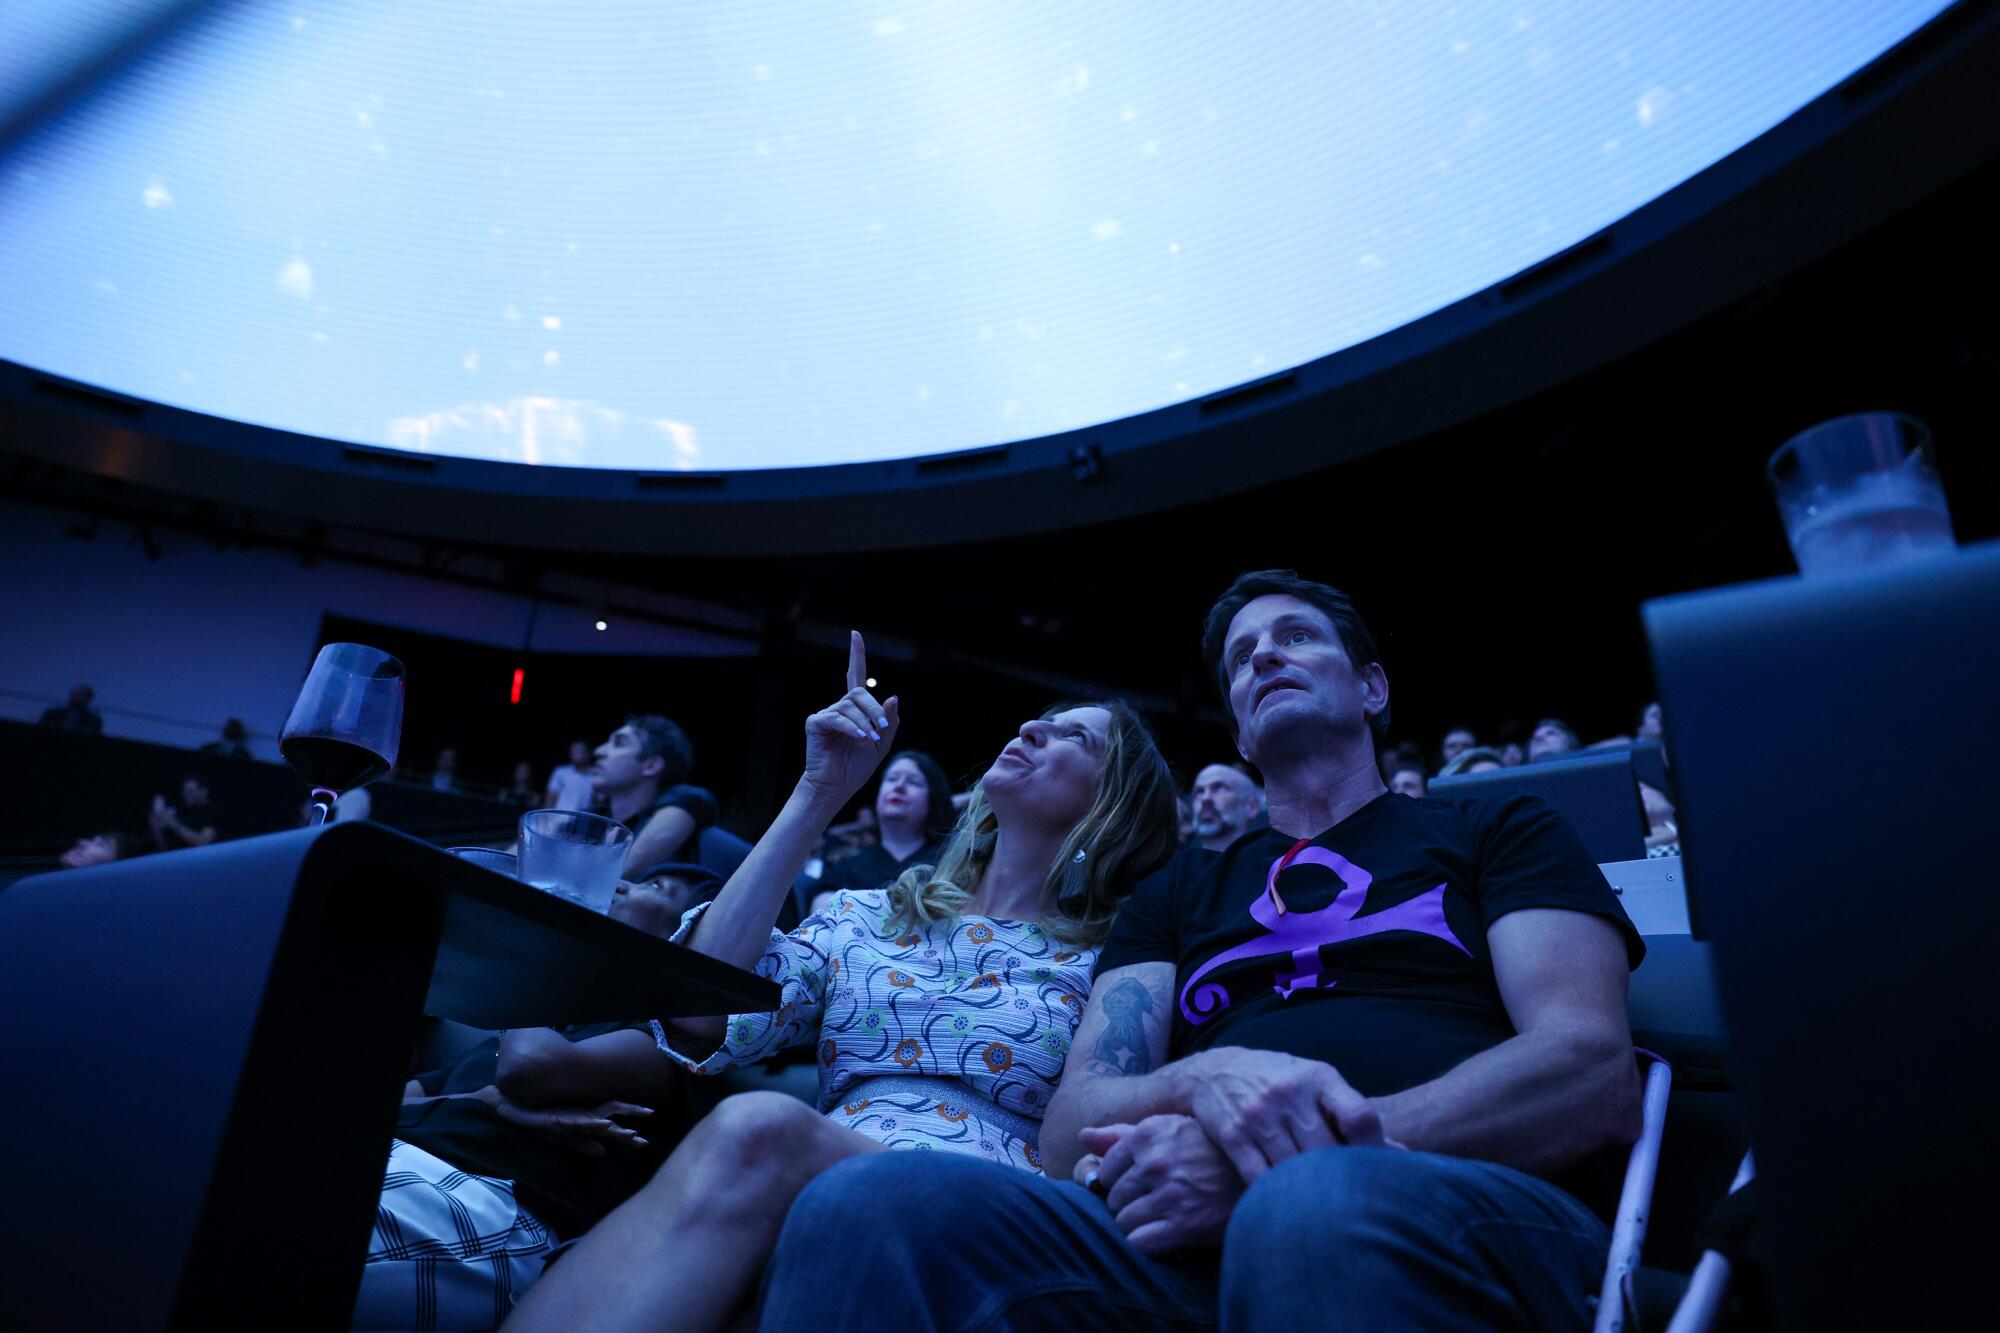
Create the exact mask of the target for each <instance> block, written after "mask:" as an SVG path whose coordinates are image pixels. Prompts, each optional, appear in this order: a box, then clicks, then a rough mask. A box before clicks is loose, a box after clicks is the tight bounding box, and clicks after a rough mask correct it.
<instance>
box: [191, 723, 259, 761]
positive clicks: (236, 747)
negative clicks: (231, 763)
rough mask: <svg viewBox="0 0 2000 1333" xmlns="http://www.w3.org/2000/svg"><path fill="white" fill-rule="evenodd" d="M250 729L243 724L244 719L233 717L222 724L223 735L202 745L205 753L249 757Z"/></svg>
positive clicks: (228, 757)
mask: <svg viewBox="0 0 2000 1333" xmlns="http://www.w3.org/2000/svg"><path fill="white" fill-rule="evenodd" d="M249 739H250V729H249V728H248V727H246V726H244V725H243V719H242V718H240V717H232V718H230V719H229V720H228V721H227V722H225V723H223V724H222V736H221V738H220V739H218V740H212V741H209V742H208V743H207V744H206V745H203V746H202V747H201V752H202V753H203V754H216V755H221V756H222V757H223V758H224V759H248V758H250V757H251V755H250V745H249Z"/></svg>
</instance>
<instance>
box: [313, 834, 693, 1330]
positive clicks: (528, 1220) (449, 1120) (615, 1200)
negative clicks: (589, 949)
mask: <svg viewBox="0 0 2000 1333" xmlns="http://www.w3.org/2000/svg"><path fill="white" fill-rule="evenodd" d="M716 883H717V876H716V875H715V874H714V872H712V871H709V870H706V869H703V868H702V867H701V866H677V865H663V866H655V867H652V868H650V869H649V870H648V871H647V873H646V875H645V877H644V880H643V882H640V883H630V884H627V883H621V884H620V885H619V886H618V888H617V891H616V893H615V894H614V896H613V898H612V900H611V907H610V911H609V915H610V917H611V919H612V920H614V921H622V922H624V923H625V924H626V925H629V926H632V927H634V928H635V929H638V930H643V931H646V932H647V933H649V934H654V935H660V936H665V935H667V934H669V933H671V932H672V930H673V929H674V927H675V926H677V925H679V924H680V918H681V913H682V912H683V911H685V910H686V909H685V908H684V907H677V906H676V903H677V902H679V901H681V900H686V901H687V902H688V903H690V904H691V903H692V902H694V901H697V900H698V898H699V896H701V895H704V894H712V893H713V892H714V887H715V885H716ZM707 1104H708V1098H706V1097H704V1096H702V1095H701V1094H700V1093H699V1091H696V1090H692V1089H691V1088H690V1086H689V1080H688V1079H687V1077H686V1076H685V1075H684V1074H682V1073H681V1072H680V1071H679V1070H677V1069H675V1068H674V1067H673V1066H672V1065H671V1064H670V1063H669V1062H668V1061H667V1060H665V1059H664V1058H662V1057H661V1055H660V1053H659V1050H658V1048H657V1047H656V1046H655V1045H654V1042H653V1032H652V1027H651V1025H650V1024H649V1023H646V1022H633V1023H598V1024H591V1025H588V1026H583V1027H570V1028H564V1029H561V1030H556V1029H552V1028H537V1029H516V1030H514V1031H511V1032H506V1033H502V1034H499V1035H498V1036H494V1037H489V1038H487V1039H486V1040H484V1041H482V1042H480V1043H479V1044H478V1045H476V1046H474V1047H473V1048H472V1049H471V1050H469V1051H467V1052H466V1053H465V1054H464V1055H462V1056H460V1057H459V1058H458V1059H457V1060H455V1061H453V1062H452V1063H451V1065H450V1066H448V1067H447V1068H443V1069H437V1070H433V1071H431V1072H429V1073H425V1074H420V1075H418V1076H417V1077H416V1078H415V1079H412V1080H411V1082H410V1085H409V1086H408V1087H407V1088H406V1089H405V1090H404V1101H403V1107H402V1111H401V1113H400V1114H399V1115H398V1117H397V1122H396V1133H395V1138H394V1140H393V1141H392V1142H391V1145H390V1151H389V1164H388V1170H387V1172H386V1173H385V1174H384V1176H383V1182H382V1194H381V1198H380V1199H379V1201H378V1204H377V1208H376V1217H375V1230H374V1234H373V1235H372V1237H371V1238H370V1240H369V1246H368V1258H367V1261H366V1263H365V1265H364V1266H363V1268H362V1270H361V1291H360V1296H359V1299H358V1300H357V1302H356V1305H355V1309H354V1314H353V1317H352V1319H351V1321H350V1323H351V1326H352V1327H355V1328H369V1329H409V1328H491V1327H493V1325H494V1324H496V1323H498V1322H499V1320H500V1319H501V1318H504V1317H505V1315H506V1312H507V1309H508V1306H509V1304H510V1303H511V1302H512V1300H513V1299H514V1298H515V1297H517V1296H518V1295H519V1294H520V1293H521V1292H522V1291H524V1290H526V1289H527V1288H528V1287H529V1286H531V1285H532V1284H533V1283H534V1282H535V1280H536V1279H537V1278H539V1277H540V1276H541V1271H542V1264H543V1261H544V1260H545V1259H546V1257H547V1256H548V1254H549V1252H550V1251H551V1250H552V1249H553V1248H554V1246H555V1245H556V1244H557V1243H558V1242H559V1241H561V1240H567V1239H572V1238H574V1237H576V1236H580V1235H582V1234H583V1233H584V1232H585V1231H587V1230H588V1229H589V1228H590V1227H591V1226H592V1225H593V1224H594V1223H596V1222H597V1220H598V1219H599V1218H601V1217H603V1216H604V1215H605V1214H606V1213H608V1212H610V1211H611V1210H612V1209H613V1208H615V1207H617V1206H618V1204H620V1203H622V1202H623V1201H624V1200H625V1199H626V1198H627V1197H628V1196H629V1195H630V1194H631V1193H632V1192H633V1191H634V1190H636V1189H638V1188H639V1186H640V1185H642V1184H644V1183H645V1181H646V1179H647V1178H648V1177H649V1176H651V1175H652V1173H653V1172H654V1171H655V1170H656V1169H658V1167H659V1165H660V1163H661V1162H663V1161H665V1160H666V1154H667V1152H668V1150H669V1149H671V1148H672V1147H673V1145H674V1143H675V1142H677V1141H678V1140H679V1138H680V1136H681V1135H682V1134H684V1133H685V1132H686V1131H687V1129H688V1128H689V1126H691V1125H693V1124H694V1123H695V1121H696V1120H697V1119H698V1118H699V1116H700V1113H701V1111H702V1110H703V1109H705V1107H706V1105H707ZM627 1122H637V1123H638V1125H639V1126H640V1127H634V1124H632V1123H627Z"/></svg>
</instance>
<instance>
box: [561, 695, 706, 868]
mask: <svg viewBox="0 0 2000 1333" xmlns="http://www.w3.org/2000/svg"><path fill="white" fill-rule="evenodd" d="M693 768H694V746H693V745H692V744H690V743H689V741H688V738H687V733H686V732H685V731H682V730H681V729H680V726H679V724H678V723H675V722H673V721H672V720H670V719H668V718H664V717H657V716H654V715H652V714H647V713H641V714H635V715H634V716H632V717H628V718H626V719H625V723H624V725H623V726H621V727H619V728H618V730H616V731H614V732H612V733H611V739H609V740H607V741H605V742H604V744H602V745H600V746H598V747H597V767H596V768H594V769H592V770H591V774H590V778H591V782H592V783H593V784H594V785H595V786H596V788H597V794H598V795H599V796H601V797H603V798H604V804H605V811H606V813H607V814H609V815H610V816H611V817H612V818H613V819H615V820H617V821H618V822H619V823H621V824H624V825H625V826H627V827H628V828H630V829H631V830H632V832H633V834H634V835H635V836H634V837H633V839H632V845H631V847H630V848H628V849H627V851H626V853H625V872H626V873H627V874H628V875H629V874H632V873H634V872H636V871H639V870H643V869H645V868H646V867H647V866H652V865H658V864H659V863H660V862H662V861H692V860H693V859H694V851H695V841H696V839H697V838H698V837H699V835H700V833H701V831H702V830H703V829H705V828H707V827H708V826H709V825H710V824H713V823H714V822H715V821H716V817H717V815H718V814H719V811H718V810H717V808H716V801H715V797H714V795H713V794H711V793H710V792H709V791H708V790H707V789H706V788H703V787H696V786H691V785H689V784H688V782H687V776H688V773H689V772H690V771H691V770H692V769H693Z"/></svg>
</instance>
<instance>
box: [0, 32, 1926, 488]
mask: <svg viewBox="0 0 2000 1333" xmlns="http://www.w3.org/2000/svg"><path fill="white" fill-rule="evenodd" d="M50 2H51V3H53V2H54V0H50ZM1945 7H1946V6H1945V4H1944V3H1942V0H1925V2H1923V3H1916V2H1913V0H1912V2H1905V0H1782V2H1773V3H1766V4H1756V5H1743V4H1733V3H1716V2H1714V0H1683V2H1682V3H1618V4H1604V3H1528V2H1526V0H1521V2H1519V3H1478V2H1475V0H1467V2H1466V3H1460V4H1456V5H1450V4H1438V3H1411V4H1392V3H1372V4H1371V3H1347V4H1335V3H1304V4H1294V5H1286V6H1275V5H1274V6H1239V5H1226V4H1223V5H1218V4H1196V3H1176V4H1163V3H1159V2H1158V0H1155V2H1154V3H1151V4H1137V3H1111V2H1109V0H1106V2H1103V3H1094V4H1087V5H1079V4H1074V3H1070V4H1057V3H1053V2H1052V0H1014V2H1013V3H1009V4H1005V5H981V6H973V5H964V4H945V3H936V4H929V3H874V4H853V3H843V2H841V0H818V2H816V3H798V4H776V3H765V4H718V3H711V4H676V5H668V4H661V3H655V2H650V0H490V2H487V3H469V2H467V0H452V2H450V3H447V2H445V0H431V2H428V3H422V4H411V3H397V2H396V0H294V2H292V3H284V4H276V3H264V2H262V0H244V2H242V3H237V4H234V5H224V6H220V7H218V8H216V9H215V10H213V11H212V12H210V13H208V14H205V15H203V16H201V17H199V18H198V19H196V20H195V21H193V22H192V23H190V24H189V25H188V26H187V27H186V29H185V30H184V31H182V32H180V33H178V34H177V35H176V36H175V37H173V38H172V39H171V40H167V41H164V42H162V43H160V44H159V45H158V46H157V47H156V48H155V49H153V50H152V51H151V52H150V53H149V54H148V55H147V56H146V57H145V58H144V59H143V60H140V61H137V62H135V63H134V64H133V65H132V66H131V67H130V68H129V69H127V70H126V71H125V72H124V73H123V74H122V75H121V76H120V77H119V78H117V79H115V80H113V81H111V82H110V83H109V84H108V86H105V87H103V88H101V89H99V90H98V91H97V92H95V93H94V94H93V95H92V96H90V97H89V98H87V99H85V100H84V101H82V102H81V103H79V104H77V105H75V106H74V107H73V108H72V109H70V110H69V111H68V112H66V113H65V114H63V115H61V116H59V117H57V118H56V119H54V120H53V121H52V122H50V123H47V124H45V125H43V126H41V127H39V128H38V129H37V130H36V131H35V132H34V133H33V134H32V135H31V136H29V137H28V138H27V139H26V140H24V141H23V142H22V143H21V144H20V145H19V146H18V147H17V148H16V150H15V151H14V153H13V154H12V155H11V157H10V158H9V159H8V160H7V161H5V162H4V163H0V290H4V292H5V293H6V296H5V298H4V305H0V356H4V357H6V358H8V359H11V360H14V361H17V362H21V363H24V364H27V365H30V366H33V367H36V368H37V369H40V370H44V371H47V372H51V373H54V374H58V375H63V376H67V377H70V378H73V379H76V380H80V381H84V382H87V383H92V384H97V385H101V386H104V387H107V388H111V389H115V390H118V391H120V392H123V393H127V394H132V395H136V396H140V397H144V398H149V399H153V400H156V401H159V402H163V403H167V404H171V405H173V406H177V407H184V408H189V409H193V410H196V411H200V412H206V413H213V414H217V415H221V416H225V417H231V418H236V419H239V420H243V421H248V422H254V423H258V424H261V425H268V426H276V427H282V428H285V429H288V430H294V431H301V432H305V433H308V434H313V435H321V436H327V437H332V438H336V439H341V440H347V441H353V442H358V443H364V444H373V445H386V446H390V447H394V448H401V449H410V450H418V451H424V452H430V453H437V454H449V455H459V456H467V457H475V458H489V459H502V460H510V461H518V462H530V463H545V464H550V463H552V464H567V465H579V466H586V467H607V468H630V469H637V470H659V469H673V468H699V469H704V470H708V469H736V468H769V467H792V466H802V465H814V464H827V463H848V462H859V461H867V460H882V459H892V458H903V457H909V456H912V455H920V454H928V453H935V452H941V451H947V450H954V449H964V448H969V447H973V446H977V445H984V444H991V443H995V442H1000V441H1007V440H1015V439H1023V438H1029V437H1033V436H1038V435H1044V434H1049V433H1052V432H1056V431H1061V430H1067V429H1071V428H1075V427H1081V426H1089V425H1093V424H1097V423H1101V422H1105V421H1109V420H1113V419H1116V418H1120V417H1125V416H1129V415H1132V414H1134V413H1138V412H1144V411H1147V410H1150V409H1153V408H1158V407H1163V406H1166V405H1169V404H1172V403H1175V402H1178V401H1182V400H1185V399H1187V398H1190V397H1195V396H1200V395H1204V394H1208V393H1213V392H1215V391H1218V390H1221V389H1225V388H1228V387H1230V386H1232V385H1235V384H1239V383H1241V382H1243V381H1245V380H1248V379H1253V378H1256V377H1258V376H1261V375H1267V374H1271V373H1274V372H1276V371H1278V370H1281V369H1285V368H1287V367H1291V366H1295V365H1299V364H1301V363H1304V362H1307V361H1311V360H1314V359H1316V358H1318V357H1322V356H1325V355H1327V354H1329V353H1332V352H1335V351H1338V350H1340V349H1342V348H1344V347H1348V346H1351V345H1353V344H1355V343H1357V342H1360V341H1363V340H1365V339H1367V338H1371V337H1373V336H1375V335H1378V334H1381V333H1384V332H1386V331H1388V330H1390V329H1394V328H1396V327H1397V326H1398V325H1401V324H1404V323H1407V322H1408V321H1410V320H1413V319H1416V318H1418V317H1420V316H1423V315H1425V314H1427V313H1430V312H1432V311H1434V310H1437V309H1439V308H1440V307H1442V306H1445V305H1448V304H1450V303H1451V302H1453V301H1456V300H1459V299H1461V298H1463V297H1466V296H1468V295H1471V294H1472V293H1474V292H1477V291H1479V290H1480V289H1482V288H1485V287H1487V286H1490V285H1491V284H1493V283H1495V282H1497V281H1500V280H1502V279H1504V278H1506V277H1507V276H1509V275H1510V274H1513V273H1515V272H1518V271H1519V270H1521V269H1522V268H1525V267H1527V266H1529V265H1532V264H1534V263H1535V262H1537V261H1539V260H1541V259H1543V258H1545V257H1547V256H1548V255H1551V254H1553V253H1555V252H1557V251H1559V250H1561V249H1563V248H1565V247H1567V246H1569V245H1571V244H1574V243H1575V242H1576V241H1578V240H1580V239H1582V238H1584V237H1586V236H1588V235H1590V234H1591V233H1593V232H1595V231H1597V230H1599V229H1601V228H1603V227H1604V226H1606V225H1608V224H1610V223H1612V222H1614V221H1616V220H1617V219H1618V218H1620V217H1622V216H1624V215H1625V214H1627V213H1629V212H1630V211H1632V210H1633V209H1634V208H1637V207H1638V206H1640V205H1642V204H1644V203H1646V202H1647V201H1649V200H1651V199H1653V198H1655V197H1657V196H1658V195H1660V194H1661V193H1662V192H1664V191H1666V190H1668V189H1671V188H1672V187H1673V186H1675V185H1677V184H1679V183H1681V182H1682V181H1684V180H1686V179H1688V178H1689V177H1690V176H1692V175H1694V174H1695V173H1697V172H1699V171H1701V170H1702V169H1703V168H1704V167H1707V166H1708V165H1710V164H1711V163H1713V162H1715V161H1716V160H1718V159H1719V158H1721V157H1723V156H1725V155H1726V154H1728V153H1730V152H1732V151H1733V150H1735V149H1737V148H1739V147H1741V146H1742V145H1743V144H1745V143H1747V142H1748V141H1750V140H1751V139H1753V138H1755V137H1756V136H1757V135H1759V134H1761V133H1763V132H1764V131H1766V130H1768V129H1770V128H1771V127H1772V126H1774V125H1776V124H1777V123H1778V122H1780V121H1782V120H1783V119H1784V118H1785V117H1787V116H1788V115H1790V114H1791V113H1793V112H1794V111H1796V110H1797V109H1798V108H1799V107H1800V106H1802V105H1804V104H1805V103H1807V102H1809V101H1810V100H1812V99H1813V98H1814V97H1816V96H1818V95H1820V94H1821V93H1824V92H1825V91H1827V90H1828V89H1829V88H1831V87H1833V86H1834V85H1836V84H1837V83H1839V82H1840V81H1841V80H1842V79H1844V78H1846V77H1847V76H1848V75H1850V74H1851V73H1853V72H1854V71H1855V70H1856V69H1858V68H1860V67H1861V66H1863V65H1865V64H1867V63H1868V62H1869V61H1870V60H1871V59H1873V58H1874V57H1876V56H1877V55H1879V54H1880V53H1881V52H1883V51H1884V50H1886V49H1888V48H1889V47H1891V46H1893V45H1894V44H1895V43H1896V42H1897V41H1899V40H1900V39H1902V38H1903V37H1905V36H1907V35H1908V34H1909V33H1911V32H1912V31H1914V30H1915V29H1917V28H1918V27H1920V26H1922V24H1923V23H1924V22H1925V21H1926V20H1928V19H1929V18H1931V17H1932V16H1933V15H1935V14H1936V13H1937V12H1938V11H1940V10H1941V9H1943V8H1945ZM60 8H61V9H62V12H63V13H64V14H65V15H67V17H66V18H65V19H64V21H63V23H62V24H61V25H59V27H60V34H59V35H60V37H61V39H62V41H63V42H65V43H68V44H70V45H75V44H76V43H77V42H78V40H79V39H78V38H77V36H76V32H77V24H76V21H75V18H74V15H75V13H76V7H75V6H74V5H68V6H62V7H60ZM100 8H101V7H100ZM155 8H157V7H155ZM9 29H12V34H11V35H12V37H13V39H14V40H15V41H16V42H17V43H18V41H19V40H22V39H23V37H24V35H25V36H26V37H33V36H34V35H35V25H34V23H33V22H32V21H30V20H26V19H23V18H21V17H19V16H16V17H14V18H0V37H6V36H9ZM5 44H6V43H0V45H5ZM18 49H19V48H18V45H17V46H16V50H17V51H18ZM30 65H31V62H29V61H25V60H19V59H16V60H12V61H0V98H4V97H5V96H6V95H7V94H8V92H9V86H8V85H9V80H10V79H12V78H15V77H16V76H17V74H18V73H19V71H22V70H26V69H28V68H30Z"/></svg>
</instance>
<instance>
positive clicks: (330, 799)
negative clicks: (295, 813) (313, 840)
mask: <svg viewBox="0 0 2000 1333" xmlns="http://www.w3.org/2000/svg"><path fill="white" fill-rule="evenodd" d="M339 799H340V793H339V792H337V791H328V790H327V789H326V788H324V787H314V788H313V794H312V818H311V819H310V820H308V821H307V822H306V827H307V828H318V827H319V826H320V825H321V824H324V823H325V822H326V821H327V819H328V818H329V817H331V816H332V814H333V803H334V802H335V801H337V800H339Z"/></svg>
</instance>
